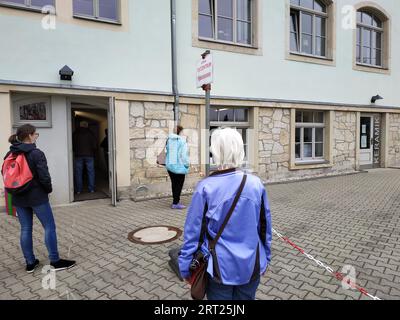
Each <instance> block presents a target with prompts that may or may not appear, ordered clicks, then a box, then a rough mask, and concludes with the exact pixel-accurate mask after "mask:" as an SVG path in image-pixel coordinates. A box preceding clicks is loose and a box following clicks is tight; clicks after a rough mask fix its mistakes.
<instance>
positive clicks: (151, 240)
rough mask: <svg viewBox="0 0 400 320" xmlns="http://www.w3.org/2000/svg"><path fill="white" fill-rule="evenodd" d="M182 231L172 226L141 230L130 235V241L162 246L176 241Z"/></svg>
mask: <svg viewBox="0 0 400 320" xmlns="http://www.w3.org/2000/svg"><path fill="white" fill-rule="evenodd" d="M181 235H182V231H181V230H180V229H178V228H176V227H171V226H154V227H146V228H141V229H138V230H135V231H132V232H130V233H129V234H128V240H130V241H132V242H134V243H139V244H161V243H166V242H171V241H174V240H175V239H178V238H179V237H180V236H181Z"/></svg>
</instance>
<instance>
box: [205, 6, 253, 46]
mask: <svg viewBox="0 0 400 320" xmlns="http://www.w3.org/2000/svg"><path fill="white" fill-rule="evenodd" d="M253 6H254V1H253V0H199V38H203V39H212V40H217V41H221V42H228V43H234V44H244V45H252V44H253V39H252V34H253V25H254V22H253V20H254V19H253V11H254V9H253Z"/></svg>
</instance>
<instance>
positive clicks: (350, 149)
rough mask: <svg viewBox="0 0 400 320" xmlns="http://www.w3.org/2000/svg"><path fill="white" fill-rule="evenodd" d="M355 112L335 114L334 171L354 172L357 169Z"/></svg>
mask: <svg viewBox="0 0 400 320" xmlns="http://www.w3.org/2000/svg"><path fill="white" fill-rule="evenodd" d="M356 129H357V115H356V113H355V112H335V117H334V123H333V137H334V139H333V164H334V170H335V171H337V172H341V171H352V170H355V168H356Z"/></svg>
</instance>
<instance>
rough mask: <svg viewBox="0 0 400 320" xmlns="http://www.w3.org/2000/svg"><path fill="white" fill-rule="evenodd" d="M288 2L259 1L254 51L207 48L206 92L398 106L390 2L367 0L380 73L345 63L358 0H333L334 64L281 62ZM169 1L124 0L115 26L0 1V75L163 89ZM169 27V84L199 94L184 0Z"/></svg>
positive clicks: (62, 9)
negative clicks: (383, 68) (49, 25)
mask: <svg viewBox="0 0 400 320" xmlns="http://www.w3.org/2000/svg"><path fill="white" fill-rule="evenodd" d="M289 2H290V0H279V1H277V0H262V6H261V13H260V16H261V23H260V25H261V28H262V32H260V34H261V41H260V42H261V46H262V55H249V54H239V53H231V52H225V51H217V50H213V53H214V61H215V64H216V66H215V83H214V85H213V91H212V94H213V95H217V96H228V97H229V96H230V97H247V98H264V99H286V100H302V101H315V102H332V103H343V104H362V105H368V104H369V103H370V99H371V97H372V96H373V95H375V94H377V93H379V94H380V95H381V96H383V97H384V98H385V99H384V100H383V101H378V102H377V105H389V106H400V96H399V95H398V94H397V93H396V84H397V83H400V61H399V59H397V57H399V56H400V42H399V41H396V39H397V38H396V37H397V35H398V34H399V31H400V1H398V0H372V2H374V3H377V4H378V5H379V6H381V7H382V8H384V9H385V10H386V11H387V12H388V13H389V14H390V16H391V21H392V26H391V28H392V30H391V34H392V37H391V44H392V46H391V56H392V58H393V59H392V61H391V74H390V75H384V74H376V73H369V72H361V71H356V70H353V30H351V29H350V30H346V29H344V28H343V26H342V20H343V17H344V16H343V14H342V9H343V8H344V6H346V5H354V4H357V3H359V2H360V1H358V0H335V2H336V15H335V19H336V29H335V31H336V61H335V66H323V65H319V64H312V63H306V62H298V61H290V60H287V59H286V41H287V37H288V34H287V17H286V13H287V11H286V6H287V5H288V4H289ZM66 3H69V5H67V4H66ZM169 3H170V1H168V0H146V1H142V0H129V1H128V2H127V3H126V5H125V7H124V8H125V10H124V19H123V21H122V23H123V25H122V27H119V26H115V25H112V26H111V25H107V24H103V23H98V22H92V21H82V20H79V19H74V18H71V0H65V1H63V2H62V3H61V4H60V0H57V10H58V13H57V17H58V18H57V19H58V20H56V21H57V25H56V29H55V30H44V29H43V28H42V24H41V20H42V18H43V16H42V15H41V14H40V13H32V12H24V11H21V10H16V9H9V8H3V7H0V38H1V39H2V41H3V42H4V43H7V46H3V48H2V50H1V51H0V80H14V81H28V82H29V81H31V82H44V83H52V84H60V83H62V82H61V81H60V80H59V76H58V70H59V69H60V68H61V67H62V66H64V65H65V64H68V65H69V66H70V67H71V68H72V69H73V70H74V71H75V75H74V77H73V81H72V85H82V86H97V87H108V88H125V89H136V90H152V91H163V92H171V87H172V85H171V54H170V51H171V49H170V11H169ZM177 31H178V63H179V66H178V72H179V75H178V79H179V90H180V92H181V93H184V94H199V95H203V92H202V91H201V89H197V88H196V83H195V66H196V62H197V60H198V59H199V58H200V54H201V53H202V52H203V51H204V49H205V48H206V47H205V48H197V47H193V43H192V1H191V0H177ZM63 84H69V82H67V83H63Z"/></svg>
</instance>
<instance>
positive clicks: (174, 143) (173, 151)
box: [165, 126, 190, 210]
mask: <svg viewBox="0 0 400 320" xmlns="http://www.w3.org/2000/svg"><path fill="white" fill-rule="evenodd" d="M182 131H183V127H182V126H177V127H176V128H175V129H174V133H173V134H170V135H169V137H168V141H167V148H166V150H167V151H166V163H165V165H166V168H167V170H168V174H169V177H170V178H171V184H172V194H173V203H172V206H171V208H172V209H178V210H182V209H185V208H186V207H185V206H184V205H183V204H181V203H180V200H181V193H182V188H183V184H184V183H185V176H186V174H188V173H189V165H190V164H189V153H188V147H187V143H186V141H185V140H184V139H183V138H182V137H181V136H180V134H181V133H182Z"/></svg>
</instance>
